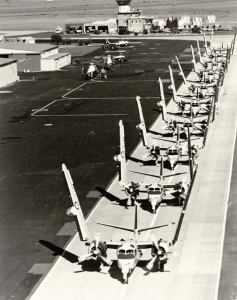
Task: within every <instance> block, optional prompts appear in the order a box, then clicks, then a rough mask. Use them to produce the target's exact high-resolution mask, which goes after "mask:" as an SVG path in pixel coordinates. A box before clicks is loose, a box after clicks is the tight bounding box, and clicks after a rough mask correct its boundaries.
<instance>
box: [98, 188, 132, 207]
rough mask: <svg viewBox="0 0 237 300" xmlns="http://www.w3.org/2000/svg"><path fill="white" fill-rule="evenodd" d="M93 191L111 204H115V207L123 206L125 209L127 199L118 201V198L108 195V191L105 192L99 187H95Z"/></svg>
mask: <svg viewBox="0 0 237 300" xmlns="http://www.w3.org/2000/svg"><path fill="white" fill-rule="evenodd" d="M95 189H96V190H97V191H98V192H100V193H101V196H103V197H106V198H107V199H108V200H110V201H111V202H116V204H117V205H121V206H125V207H126V208H127V200H128V198H125V199H120V198H118V197H116V196H115V195H113V194H111V193H109V192H108V191H106V190H105V189H103V188H101V187H96V188H95ZM114 204H115V203H114Z"/></svg>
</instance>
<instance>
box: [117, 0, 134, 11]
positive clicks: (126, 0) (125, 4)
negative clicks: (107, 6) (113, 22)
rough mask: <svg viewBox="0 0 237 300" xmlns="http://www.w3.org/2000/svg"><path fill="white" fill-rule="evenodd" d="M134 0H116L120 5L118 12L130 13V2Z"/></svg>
mask: <svg viewBox="0 0 237 300" xmlns="http://www.w3.org/2000/svg"><path fill="white" fill-rule="evenodd" d="M131 1H132V0H116V2H117V3H118V6H119V10H118V13H130V11H131V7H130V3H131Z"/></svg>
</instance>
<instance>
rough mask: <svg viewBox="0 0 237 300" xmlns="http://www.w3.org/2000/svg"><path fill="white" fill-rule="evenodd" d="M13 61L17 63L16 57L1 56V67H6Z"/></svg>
mask: <svg viewBox="0 0 237 300" xmlns="http://www.w3.org/2000/svg"><path fill="white" fill-rule="evenodd" d="M13 63H17V60H16V59H9V58H1V57H0V67H4V66H7V65H10V64H13Z"/></svg>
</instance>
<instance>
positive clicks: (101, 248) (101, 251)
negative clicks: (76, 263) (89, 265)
mask: <svg viewBox="0 0 237 300" xmlns="http://www.w3.org/2000/svg"><path fill="white" fill-rule="evenodd" d="M88 253H93V256H92V258H93V259H97V257H99V256H101V255H102V256H104V257H107V246H106V244H105V243H103V242H99V244H98V247H97V249H96V241H92V242H91V243H90V247H89V250H88Z"/></svg>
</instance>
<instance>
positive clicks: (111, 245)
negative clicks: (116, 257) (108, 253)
mask: <svg viewBox="0 0 237 300" xmlns="http://www.w3.org/2000/svg"><path fill="white" fill-rule="evenodd" d="M106 245H107V248H109V249H118V247H119V246H120V245H121V242H112V241H110V242H106Z"/></svg>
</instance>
